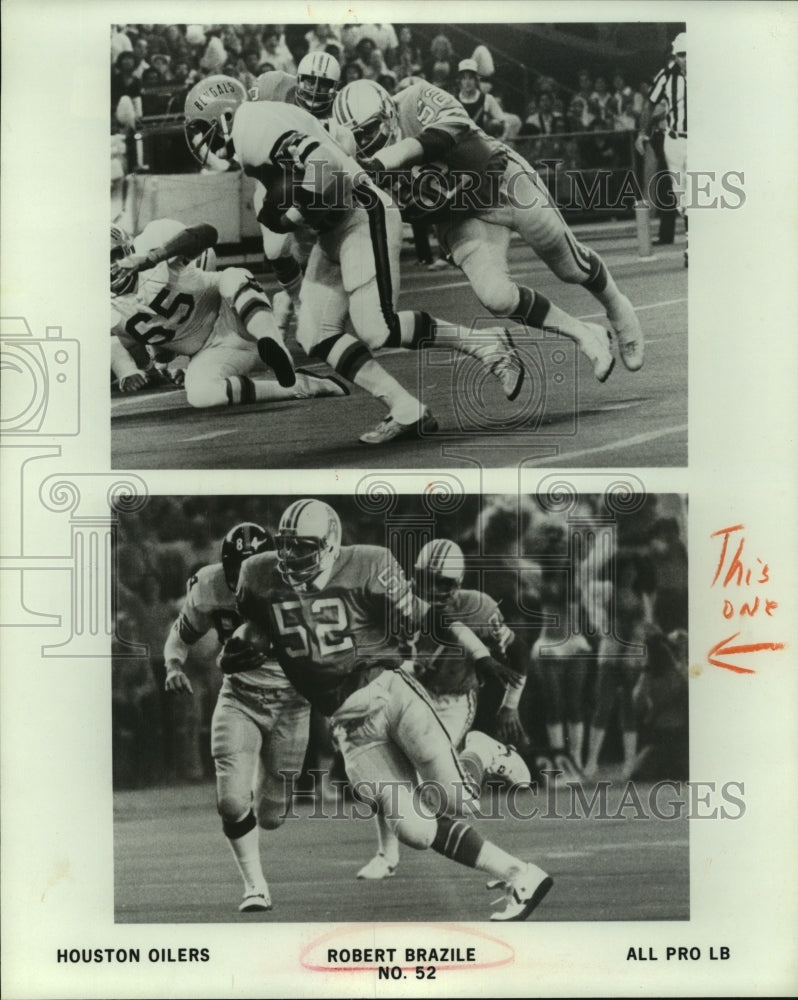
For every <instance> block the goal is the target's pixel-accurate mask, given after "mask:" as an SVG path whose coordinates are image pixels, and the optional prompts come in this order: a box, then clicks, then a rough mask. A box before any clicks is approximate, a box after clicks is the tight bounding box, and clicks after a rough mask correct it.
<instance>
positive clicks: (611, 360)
mask: <svg viewBox="0 0 798 1000" xmlns="http://www.w3.org/2000/svg"><path fill="white" fill-rule="evenodd" d="M584 326H585V327H586V328H587V330H588V331H589V333H588V335H587V336H586V337H583V338H582V340H581V341H580V344H579V347H580V349H581V351H582V353H583V354H584V355H585V357H586V358H589V359H590V361H591V362H592V364H593V374H594V375H595V376H596V378H597V379H598V380H599V382H606V381H607V379H608V378H609V377H610V374H611V373H612V369H613V368H614V367H615V355H614V354H613V353H612V337H611V335H610V332H609V330H605V329H604V327H603V326H599V324H598V323H585V324H584Z"/></svg>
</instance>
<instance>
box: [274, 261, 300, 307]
mask: <svg viewBox="0 0 798 1000" xmlns="http://www.w3.org/2000/svg"><path fill="white" fill-rule="evenodd" d="M271 265H272V270H273V271H274V274H275V277H276V278H277V280H278V281H279V282H280V285H281V286H282V288H283V289H284V290H285V291H286V292H288V294H289V295H290V296H291V301H292V302H293V303H294V305H298V304H299V290H300V288H301V287H302V268H301V267H300V266H299V264H298V263H297V262H296V261H295V260H294V258H293V257H277V258H276V259H275V260H273V261H272V262H271Z"/></svg>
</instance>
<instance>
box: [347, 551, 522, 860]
mask: <svg viewBox="0 0 798 1000" xmlns="http://www.w3.org/2000/svg"><path fill="white" fill-rule="evenodd" d="M464 576H465V557H464V556H463V552H462V550H461V548H460V546H459V545H458V544H457V543H456V542H453V541H450V540H449V539H447V538H439V539H435V540H434V541H431V542H427V544H426V545H425V546H424V547H423V548H422V549H421V551H420V552H419V554H418V558H417V559H416V564H415V568H414V587H413V589H414V592H415V593H416V594H417V595H418V596H419V597H420V598H421V599H422V600H424V601H425V602H426V603H427V604H429V605H430V607H432V608H433V609H435V612H436V613H440V614H443V615H444V616H445V619H446V620H449V619H453V618H454V619H456V620H457V621H459V622H462V623H463V624H464V625H467V626H468V628H470V629H471V631H472V632H474V634H475V635H476V636H478V638H479V639H480V640H481V641H482V642H483V643H484V645H485V646H486V648H487V649H488V651H489V652H490V653H491V655H492V656H493V658H494V659H495V660H498V661H500V662H502V663H504V664H506V666H507V667H508V668H509V670H508V673H507V675H506V678H505V692H504V698H503V700H502V702H501V705H500V706H499V708H498V712H497V715H496V718H495V720H494V726H493V730H494V732H495V734H496V735H497V736H499V737H500V738H501V740H503V741H506V742H508V743H514V744H516V745H518V746H521V747H524V746H525V745H526V744H527V742H528V741H527V737H526V733H525V732H524V729H523V726H522V725H521V720H520V718H519V715H518V704H519V701H520V699H521V692H522V691H523V689H524V684H525V681H526V650H525V648H524V646H523V643H521V642H520V641H519V640H518V639H517V638H516V636H515V635H514V633H513V632H512V631H511V630H510V628H508V626H507V624H506V623H505V621H504V619H503V618H502V613H501V611H500V610H499V606H498V605H497V604H496V602H495V601H494V600H493V598H491V597H489V596H488V595H487V594H484V593H482V592H480V591H478V590H464V589H463V588H462V583H463V577H464ZM412 647H413V656H414V660H415V669H414V673H415V676H416V677H417V678H418V679H419V680H420V681H421V683H422V684H423V685H424V687H425V688H426V689H427V691H428V692H429V695H430V700H431V701H432V704H433V706H434V708H435V711H436V712H437V714H438V717H439V718H440V720H441V722H442V723H443V725H444V726H445V727H446V730H447V732H448V734H449V739H450V740H451V742H452V746H453V747H454V748H455V749H456V750H459V749H460V748H461V746H462V744H463V741H464V740H465V749H464V750H463V751H462V752H461V753H460V761H461V763H462V765H463V767H464V768H465V770H466V771H467V772H468V773H469V774H470V775H471V777H472V780H473V781H474V784H475V787H477V788H478V787H479V785H480V784H481V781H482V777H483V774H484V773H487V774H494V775H502V776H503V777H504V778H505V779H506V780H508V781H509V782H511V783H512V784H514V785H521V784H528V783H529V781H530V773H529V768H528V767H527V766H526V764H525V763H524V761H523V759H522V758H521V757H520V756H519V754H518V753H517V752H516V751H515V749H514V748H513V747H512V746H509V747H508V746H506V745H505V742H499V740H497V739H492V738H491V737H490V736H489V735H487V734H485V733H483V732H479V731H477V730H472V729H471V726H472V724H473V722H474V718H475V716H476V712H477V690H478V688H479V686H480V678H479V677H478V675H477V672H476V670H475V668H474V663H473V660H472V659H471V658H470V657H462V656H454V657H452V656H446V655H445V651H444V649H443V647H441V646H440V644H439V643H438V642H437V641H435V639H434V638H433V637H431V636H429V635H426V636H425V635H421V634H418V635H417V636H415V637H414V640H413V643H412ZM484 760H487V761H488V764H487V768H486V770H485V771H484V772H483V770H482V761H484ZM376 820H377V828H378V850H377V854H376V855H375V856H374V857H373V858H372V859H371V861H369V862H368V863H367V864H366V865H364V866H363V867H362V868H361V869H360V871H359V872H358V873H357V877H358V878H359V879H382V878H389V877H391V876H392V875H393V874H394V873H395V871H396V867H397V865H398V863H399V841H398V840H397V838H396V835H395V834H394V833H393V831H392V830H391V828H390V826H389V824H388V823H387V822H386V820H385V817H384V815H383V814H382V813H378V814H377V816H376Z"/></svg>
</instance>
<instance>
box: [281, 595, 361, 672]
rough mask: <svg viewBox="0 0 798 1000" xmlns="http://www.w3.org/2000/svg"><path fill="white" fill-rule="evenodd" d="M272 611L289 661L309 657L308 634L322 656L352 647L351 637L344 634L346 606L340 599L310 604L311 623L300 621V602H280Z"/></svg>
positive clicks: (330, 598) (309, 643)
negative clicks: (312, 638)
mask: <svg viewBox="0 0 798 1000" xmlns="http://www.w3.org/2000/svg"><path fill="white" fill-rule="evenodd" d="M272 608H273V610H274V619H275V622H276V624H277V631H278V633H279V634H280V641H281V645H282V648H283V649H284V650H285V652H286V653H287V654H288V655H289V656H290V657H292V659H298V658H300V657H302V658H305V659H307V658H308V657H310V656H311V639H310V633H311V632H312V634H313V637H314V638H315V640H316V643H315V644H316V646H317V647H318V649H319V653H320V654H321V655H322V656H332V655H334V654H335V653H343V652H344V651H345V650H347V649H353V648H354V645H355V644H354V642H353V641H352V637H351V636H350V635H347V634H346V630H347V627H348V622H347V617H346V605H345V604H344V602H343V601H342V600H341V598H340V597H320V598H318V599H317V600H315V601H313V603H312V604H311V605H310V613H311V615H313V622H312V624H308V623H307V622H306V621H305V619H304V618H303V616H302V605H301V604H300V602H299V601H282V602H281V603H280V604H274V605H272Z"/></svg>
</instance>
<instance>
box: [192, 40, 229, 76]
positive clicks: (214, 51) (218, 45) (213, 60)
mask: <svg viewBox="0 0 798 1000" xmlns="http://www.w3.org/2000/svg"><path fill="white" fill-rule="evenodd" d="M220 34H221V33H220V32H219V31H218V29H216V28H214V29H213V30H211V31H210V32H209V35H210V37H209V38H208V42H207V45H206V46H205V51H204V52H203V53H202V58H201V59H200V63H199V65H200V69H201V70H202V71H203V73H205V75H206V76H211V75H213V74H214V73H221V72H223V69H224V65H225V63H226V62H227V58H228V57H227V51H226V49H225V47H224V44H223V43H222V39H221V37H220Z"/></svg>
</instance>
